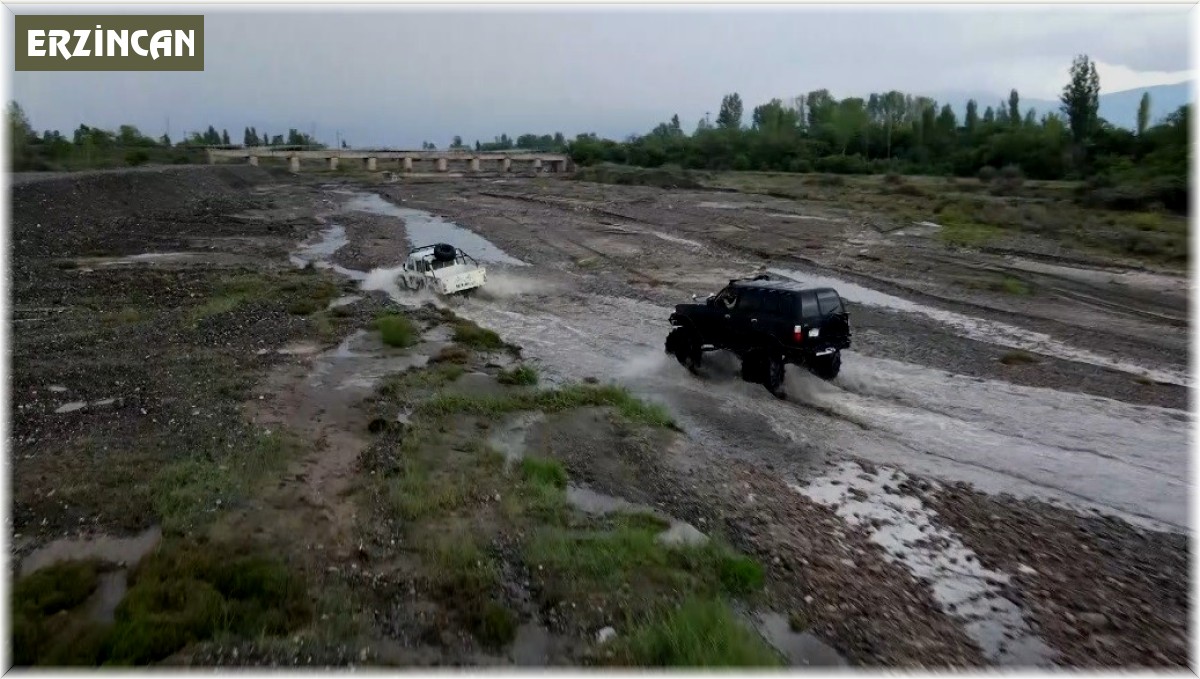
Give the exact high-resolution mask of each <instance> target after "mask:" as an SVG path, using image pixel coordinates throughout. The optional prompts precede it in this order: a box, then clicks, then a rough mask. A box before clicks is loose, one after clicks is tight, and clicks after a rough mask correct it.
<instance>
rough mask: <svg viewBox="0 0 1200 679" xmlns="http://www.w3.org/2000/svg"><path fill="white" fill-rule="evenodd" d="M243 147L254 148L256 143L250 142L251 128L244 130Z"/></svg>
mask: <svg viewBox="0 0 1200 679" xmlns="http://www.w3.org/2000/svg"><path fill="white" fill-rule="evenodd" d="M242 146H254V143H253V142H251V141H250V128H248V127H247V128H246V129H244V130H242Z"/></svg>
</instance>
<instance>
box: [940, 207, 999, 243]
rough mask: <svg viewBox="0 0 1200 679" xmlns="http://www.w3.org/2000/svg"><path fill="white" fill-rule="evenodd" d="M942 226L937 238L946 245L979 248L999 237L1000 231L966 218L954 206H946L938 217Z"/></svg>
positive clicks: (958, 208)
mask: <svg viewBox="0 0 1200 679" xmlns="http://www.w3.org/2000/svg"><path fill="white" fill-rule="evenodd" d="M938 222H939V223H940V224H941V225H942V228H941V230H940V231H939V232H938V237H939V238H941V239H942V242H944V243H946V244H947V245H953V246H957V247H979V246H981V245H986V244H987V243H989V242H991V241H993V240H995V239H996V238H997V237H999V236H1000V230H999V229H997V228H996V227H994V226H991V225H988V224H984V223H982V222H979V221H975V220H973V219H970V218H968V217H967V216H966V215H965V214H964V213H963V212H962V210H961V209H960V207H959V206H958V205H956V204H951V205H947V206H946V207H945V208H943V209H942V211H941V213H940V214H939V215H938Z"/></svg>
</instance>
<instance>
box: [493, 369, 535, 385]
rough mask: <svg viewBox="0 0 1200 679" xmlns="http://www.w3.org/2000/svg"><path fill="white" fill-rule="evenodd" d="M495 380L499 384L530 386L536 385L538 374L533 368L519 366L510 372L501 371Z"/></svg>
mask: <svg viewBox="0 0 1200 679" xmlns="http://www.w3.org/2000/svg"><path fill="white" fill-rule="evenodd" d="M496 379H497V381H498V382H500V384H512V385H524V386H530V385H534V384H537V382H538V374H537V370H536V369H535V368H534V367H533V366H531V365H521V366H517V367H516V368H513V369H511V370H504V371H501V373H500V375H499V377H497V378H496Z"/></svg>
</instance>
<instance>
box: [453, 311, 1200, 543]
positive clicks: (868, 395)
mask: <svg viewBox="0 0 1200 679" xmlns="http://www.w3.org/2000/svg"><path fill="white" fill-rule="evenodd" d="M459 313H461V314H462V315H464V316H467V317H469V318H471V319H472V320H475V321H477V322H479V323H481V324H483V325H485V326H487V327H491V328H493V329H495V330H496V331H497V332H499V333H500V335H501V336H502V337H504V338H505V339H506V340H509V341H512V342H514V343H517V344H520V345H521V346H523V347H524V354H525V355H526V356H528V357H530V358H533V359H535V360H537V361H539V363H540V364H542V365H543V366H544V367H545V369H546V372H547V373H551V374H556V375H557V376H558V377H560V378H563V379H572V380H579V379H583V378H585V377H588V376H596V377H600V378H602V379H605V380H607V379H616V380H619V381H621V382H622V383H624V384H627V385H628V386H630V387H631V388H633V389H634V390H635V391H638V392H639V393H641V394H644V395H646V396H647V397H648V398H650V399H651V400H656V401H660V402H664V403H666V404H667V405H668V406H669V407H670V408H671V409H672V411H673V412H674V413H675V415H676V416H677V417H678V418H679V419H680V420H681V421H683V422H684V423H685V425H686V427H687V429H688V431H689V434H690V435H691V436H692V437H693V438H697V439H698V440H700V441H701V442H703V443H705V444H706V445H711V446H713V447H714V448H716V449H718V450H725V451H727V452H726V453H725V454H729V455H732V456H735V457H738V458H740V457H744V456H745V455H746V452H745V449H746V444H745V439H744V437H745V436H750V437H751V438H750V440H752V441H758V443H756V444H755V445H758V446H760V447H761V446H767V445H779V444H780V443H782V444H784V445H788V446H791V447H793V448H798V449H800V450H814V449H815V450H819V451H823V453H824V454H825V455H829V456H833V457H836V456H839V455H846V456H857V457H864V458H867V459H870V460H872V461H876V462H880V463H883V464H889V465H892V466H896V467H900V468H902V469H905V470H908V471H909V472H911V473H918V474H923V475H929V476H933V477H935V478H942V479H946V480H950V481H967V482H970V483H973V484H975V485H976V486H977V487H979V488H980V490H983V491H985V492H990V493H1001V492H1009V493H1013V494H1014V495H1017V496H1018V497H1037V498H1041V499H1045V500H1050V501H1054V502H1058V503H1061V504H1067V505H1070V506H1073V507H1079V508H1087V509H1097V510H1101V511H1103V512H1105V513H1109V514H1116V515H1118V516H1121V517H1123V518H1125V519H1127V520H1130V521H1132V522H1135V523H1138V524H1140V525H1145V526H1148V527H1152V528H1157V529H1164V528H1165V529H1170V530H1184V529H1185V527H1186V526H1187V523H1188V510H1187V497H1188V495H1187V493H1188V488H1189V485H1188V478H1189V477H1188V474H1189V471H1188V466H1189V459H1188V457H1187V451H1188V445H1187V442H1188V438H1187V435H1188V432H1189V428H1190V420H1189V416H1188V414H1187V413H1186V412H1184V411H1177V410H1172V409H1163V408H1152V407H1145V406H1135V405H1130V404H1126V403H1123V402H1120V401H1114V400H1110V399H1104V398H1098V397H1092V396H1087V395H1083V394H1076V393H1069V392H1059V391H1055V390H1051V389H1039V388H1034V387H1022V386H1018V385H1013V384H1009V383H1005V382H994V381H988V380H980V379H976V378H972V377H966V376H962V375H954V374H951V373H947V372H945V371H941V370H936V369H931V368H927V367H924V366H920V365H914V364H908V363H902V362H898V361H891V360H885V359H877V358H873V357H870V356H863V355H861V354H858V353H856V352H847V353H846V357H845V360H844V361H843V368H842V376H841V377H839V378H838V379H837V380H836V382H834V383H825V382H822V381H820V380H816V379H812V378H811V376H809V375H808V374H807V373H806V372H804V371H803V370H802V369H798V368H795V367H793V366H789V368H788V376H789V377H788V391H789V400H788V401H778V400H776V399H774V398H773V397H770V396H769V395H768V394H767V393H766V392H765V390H763V389H761V388H758V387H755V386H754V385H748V384H745V383H742V382H741V381H740V380H738V379H737V378H736V360H734V361H733V364H734V365H733V366H732V367H731V370H729V371H728V373H727V374H722V373H721V371H717V372H716V373H710V374H706V375H705V376H704V377H703V378H702V379H698V378H696V377H692V376H691V375H689V374H687V373H686V371H684V370H683V369H682V368H681V367H679V366H678V365H677V364H676V363H675V362H674V361H673V360H672V359H670V358H669V357H667V356H666V355H665V354H664V353H663V348H662V346H663V345H662V342H663V338H664V337H666V333H667V332H668V330H669V327H668V326H667V324H666V322H665V319H666V318H667V316H668V315H669V313H670V312H669V310H668V309H666V308H664V307H659V306H657V305H653V304H649V303H646V302H641V301H636V300H631V299H627V298H615V297H595V296H585V297H581V298H571V299H562V298H560V297H557V296H536V295H534V296H526V297H523V298H521V299H520V300H519V301H514V302H511V303H497V302H484V301H482V300H471V301H469V302H468V303H466V304H465V305H464V306H463V307H462V308H461V309H460V310H459ZM716 359H718V357H717V356H715V355H714V356H711V357H710V356H706V357H705V361H706V364H711V363H714V362H716ZM705 372H706V373H709V371H708V369H706V371H705ZM813 406H817V407H816V408H814V407H813ZM739 422H740V423H742V425H744V426H742V427H741V428H740V429H738V430H737V431H738V435H737V436H732V437H731V436H728V435H727V433H726V432H723V431H722V429H723V428H728V427H729V426H738V425H737V423H739ZM752 423H765V425H766V426H765V427H764V426H759V425H755V426H751V424H752ZM771 441H774V442H775V443H774V444H772V443H771ZM792 457H793V458H794V459H803V458H797V457H796V456H795V455H794V454H793V455H792Z"/></svg>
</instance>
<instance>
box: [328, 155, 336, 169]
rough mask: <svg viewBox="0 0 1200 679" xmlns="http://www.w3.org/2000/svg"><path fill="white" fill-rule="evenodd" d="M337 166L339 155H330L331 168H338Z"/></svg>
mask: <svg viewBox="0 0 1200 679" xmlns="http://www.w3.org/2000/svg"><path fill="white" fill-rule="evenodd" d="M337 166H338V157H337V156H329V169H331V170H336V169H337Z"/></svg>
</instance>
